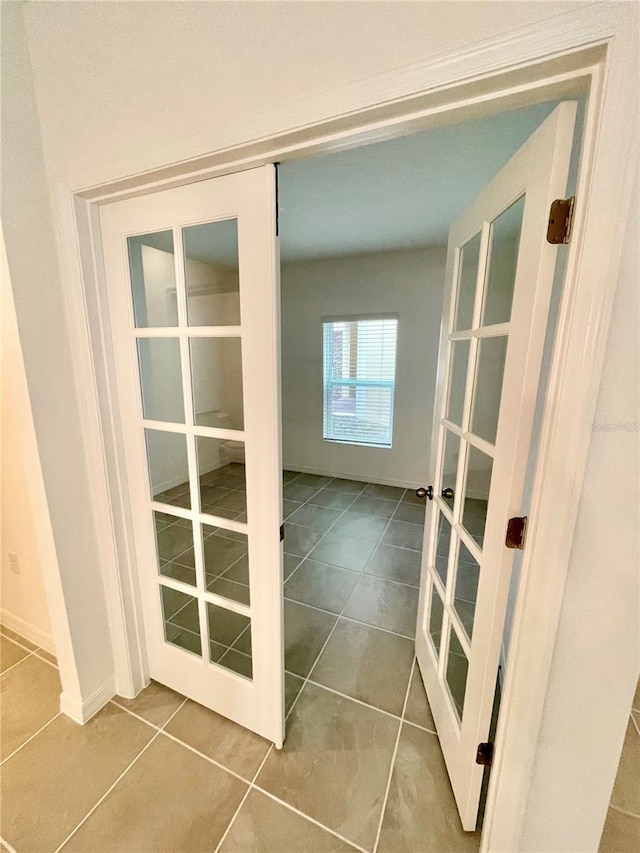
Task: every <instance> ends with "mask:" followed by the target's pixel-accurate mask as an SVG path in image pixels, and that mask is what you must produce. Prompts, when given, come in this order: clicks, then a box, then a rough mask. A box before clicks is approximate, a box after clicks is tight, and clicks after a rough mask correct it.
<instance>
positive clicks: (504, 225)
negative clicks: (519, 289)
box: [482, 196, 525, 326]
mask: <svg viewBox="0 0 640 853" xmlns="http://www.w3.org/2000/svg"><path fill="white" fill-rule="evenodd" d="M524 199H525V197H524V196H520V198H519V199H518V200H517V201H514V203H513V204H512V205H511V206H510V207H508V208H507V209H506V210H505V211H504V212H503V213H501V214H500V216H498V217H497V219H494V221H493V222H492V223H491V236H490V241H489V246H490V248H489V259H488V262H487V263H488V272H487V286H486V289H485V294H484V306H483V312H482V315H483V316H482V325H483V326H490V325H492V324H494V323H507V322H508V321H509V320H510V319H511V306H512V303H513V289H514V286H515V282H516V264H517V263H518V249H519V248H520V232H521V231H522V216H523V214H524Z"/></svg>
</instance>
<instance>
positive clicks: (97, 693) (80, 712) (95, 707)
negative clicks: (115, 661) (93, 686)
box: [60, 676, 116, 726]
mask: <svg viewBox="0 0 640 853" xmlns="http://www.w3.org/2000/svg"><path fill="white" fill-rule="evenodd" d="M115 692H116V690H115V681H114V679H113V676H111V677H110V678H108V679H107V681H105V682H104V684H102V685H101V686H100V687H98V689H97V690H94V692H93V693H92V694H91V696H89V698H88V699H85V700H84V702H83V701H81V700H80V699H78V698H77V697H75V696H69V694H68V693H61V694H60V711H61V712H62V713H63V714H66V716H67V717H70V718H71V719H72V720H73V721H74V722H76V723H79V724H80V725H81V726H83V725H84V724H85V723H87V722H89V720H90V719H91V718H92V717H94V716H95V715H96V714H97V713H98V711H99V710H100V709H101V708H104V706H105V705H106V704H107V702H108V701H109V700H110V699H112V698H113V697H114V696H115Z"/></svg>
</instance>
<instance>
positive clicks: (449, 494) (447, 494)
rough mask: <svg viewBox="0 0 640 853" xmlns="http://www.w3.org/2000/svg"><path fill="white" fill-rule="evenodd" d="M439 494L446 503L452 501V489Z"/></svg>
mask: <svg viewBox="0 0 640 853" xmlns="http://www.w3.org/2000/svg"><path fill="white" fill-rule="evenodd" d="M441 494H442V497H443V498H444V499H445V500H446V501H450V500H453V489H450V488H446V489H443V490H442V492H441Z"/></svg>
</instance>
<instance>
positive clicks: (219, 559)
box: [128, 219, 253, 679]
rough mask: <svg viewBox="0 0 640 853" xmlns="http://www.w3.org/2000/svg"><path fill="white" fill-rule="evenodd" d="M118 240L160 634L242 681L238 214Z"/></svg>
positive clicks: (245, 651) (245, 583)
mask: <svg viewBox="0 0 640 853" xmlns="http://www.w3.org/2000/svg"><path fill="white" fill-rule="evenodd" d="M216 229H217V232H216ZM168 234H170V235H171V239H168V236H167V235H168ZM233 241H235V245H234V244H233ZM128 248H129V252H128V255H129V259H130V266H129V273H130V286H131V293H132V307H133V317H134V326H133V328H132V340H133V342H134V346H135V351H136V361H137V364H138V377H139V384H138V391H139V402H140V412H139V414H140V423H141V427H142V429H143V431H144V435H145V446H146V449H147V475H148V478H149V502H148V510H149V520H150V523H151V525H152V527H153V530H154V536H153V541H154V543H155V551H156V573H157V581H158V587H157V592H158V599H157V602H156V606H157V607H158V608H159V611H160V614H161V617H162V618H161V623H162V629H163V637H162V639H163V641H164V642H166V643H168V644H170V645H172V646H173V647H174V648H178V649H180V650H181V651H184V652H185V653H186V654H189V655H196V656H198V657H199V658H200V659H201V660H203V661H204V662H206V663H207V664H208V665H214V666H221V667H223V668H225V669H227V670H230V671H233V672H235V673H236V674H238V675H239V676H241V677H243V678H249V679H251V678H252V671H253V665H252V658H251V608H250V581H249V575H250V572H249V562H250V546H249V541H250V534H249V525H248V522H247V513H246V505H247V502H246V478H245V454H244V447H245V434H244V431H243V429H242V427H243V414H242V412H243V408H244V401H243V391H242V356H241V350H242V326H241V325H238V323H237V321H239V320H240V286H241V283H240V272H239V265H238V260H237V259H238V250H237V220H235V219H225V220H219V221H216V222H205V223H200V224H198V225H197V226H193V225H185V226H181V225H178V226H174V228H173V229H172V231H171V232H167V231H166V230H165V231H162V232H155V233H153V234H148V235H136V236H134V237H130V238H129V239H128ZM185 249H186V251H185ZM207 252H209V255H207ZM216 253H218V255H219V256H220V263H217V260H218V259H217V257H216ZM132 258H133V259H135V264H134V263H133V262H132ZM207 260H209V263H207ZM145 261H146V266H145V263H144V262H145ZM172 267H173V270H172V269H171V268H172ZM158 270H160V271H161V273H162V274H161V275H158ZM174 305H175V313H172V311H173V306H174ZM141 306H142V307H141ZM158 306H160V307H158ZM167 306H168V308H167ZM140 317H143V318H144V320H145V324H143V323H142V322H140ZM150 317H156V318H157V319H158V322H157V325H154V326H152V325H149V322H148V318H150ZM189 320H191V324H189V322H188V321H189ZM207 321H210V322H211V324H210V325H206V322H207ZM194 324H195V326H197V328H194ZM169 357H170V361H169ZM163 359H164V360H163ZM185 475H186V477H185ZM178 481H179V482H178Z"/></svg>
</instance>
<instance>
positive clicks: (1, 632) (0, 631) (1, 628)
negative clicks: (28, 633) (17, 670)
mask: <svg viewBox="0 0 640 853" xmlns="http://www.w3.org/2000/svg"><path fill="white" fill-rule="evenodd" d="M7 631H11V633H12V634H15V636H16V637H20V639H19V640H16V639H15V637H10V636H9V635H8V634H7ZM0 636H2V637H4V639H5V640H9V642H10V643H13V644H14V645H16V646H20V648H21V649H24V650H25V652H29V654H35V652H36V651H37V650H38V649H41V648H42V646H36V644H35V643H32V642H31V640H29V639H28V638H27V637H23V636H22V634H19V633H18V632H17V631H13V630H12V629H11V628H7V627H6V625H3V624H2V623H0ZM26 643H29V644H30V645H32V646H35V649H30V648H29V646H27V645H26Z"/></svg>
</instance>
